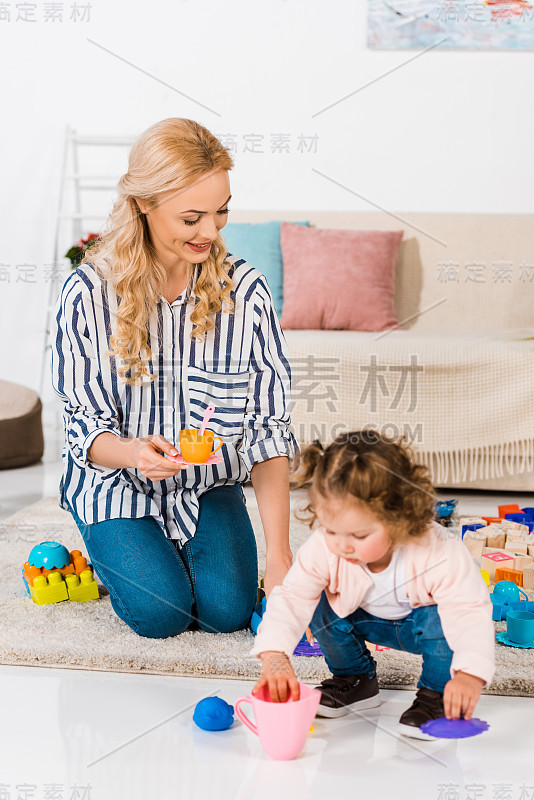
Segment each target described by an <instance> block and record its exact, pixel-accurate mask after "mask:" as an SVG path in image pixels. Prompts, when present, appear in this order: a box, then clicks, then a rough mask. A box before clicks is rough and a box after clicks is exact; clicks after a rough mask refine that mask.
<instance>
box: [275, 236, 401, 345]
mask: <svg viewBox="0 0 534 800" xmlns="http://www.w3.org/2000/svg"><path fill="white" fill-rule="evenodd" d="M402 235H403V231H352V230H334V229H321V228H308V227H305V226H303V225H293V224H292V223H291V222H282V225H281V228H280V247H281V250H282V261H283V265H284V292H283V297H284V301H283V305H282V317H281V319H280V323H281V325H282V328H287V329H290V328H308V329H315V330H317V329H330V330H349V331H385V330H389V329H391V328H399V327H400V326H399V323H398V320H397V316H396V314H395V307H394V291H395V265H396V262H397V253H398V250H399V246H400V243H401V239H402Z"/></svg>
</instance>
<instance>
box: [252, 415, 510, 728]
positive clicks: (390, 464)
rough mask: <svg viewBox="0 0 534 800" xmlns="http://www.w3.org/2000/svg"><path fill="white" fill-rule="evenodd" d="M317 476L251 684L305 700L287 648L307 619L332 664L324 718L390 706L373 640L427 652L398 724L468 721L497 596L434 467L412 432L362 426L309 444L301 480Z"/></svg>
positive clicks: (489, 666) (489, 656)
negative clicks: (450, 513)
mask: <svg viewBox="0 0 534 800" xmlns="http://www.w3.org/2000/svg"><path fill="white" fill-rule="evenodd" d="M310 478H311V480H312V482H311V487H310V497H309V503H308V505H307V506H306V508H305V509H304V511H305V512H309V514H310V515H311V516H310V517H309V518H308V521H309V524H310V527H312V526H313V525H314V522H315V521H316V520H317V521H318V522H319V525H318V526H316V527H315V528H314V530H313V532H312V534H311V536H310V537H309V539H308V540H307V541H306V543H305V544H304V545H303V546H302V547H301V548H300V550H299V551H298V553H297V556H296V559H295V562H294V564H293V566H292V567H291V568H290V570H289V572H288V573H287V575H286V577H285V579H284V581H283V583H282V584H281V585H280V586H276V587H275V588H274V589H273V590H272V592H271V594H270V595H269V600H268V603H267V610H266V612H265V614H264V617H263V620H262V622H261V624H260V626H259V628H258V633H257V636H256V640H255V644H254V647H253V648H252V650H251V655H254V656H257V657H258V658H259V659H260V660H261V663H262V672H261V676H260V679H259V680H258V682H257V683H256V685H255V687H254V689H253V693H256V692H257V691H258V690H259V689H260V687H262V686H264V685H266V684H267V685H268V687H269V691H270V695H271V699H272V700H274V701H275V702H277V701H281V702H284V701H285V700H286V699H287V696H288V692H290V693H291V696H292V697H293V698H294V699H295V700H296V699H298V682H297V679H296V677H295V674H294V672H293V669H292V667H291V663H290V660H289V657H290V656H291V654H292V653H293V650H294V649H295V647H296V645H297V643H298V642H299V640H300V638H301V637H302V634H303V631H304V630H305V628H306V626H307V625H308V624H309V626H310V628H311V631H312V633H313V635H314V636H315V637H316V639H317V640H318V642H319V644H320V646H321V650H322V651H323V653H324V656H325V660H326V663H327V666H328V668H329V669H330V671H331V672H332V673H333V677H332V678H327V679H326V680H324V681H323V682H322V684H321V685H320V686H319V687H317V688H318V689H320V691H321V701H320V704H319V708H318V712H317V713H318V715H319V716H323V717H341V716H344V715H345V714H347V713H349V712H350V711H359V710H362V709H366V708H372V707H374V706H377V705H379V704H380V699H379V692H378V680H377V677H376V662H375V660H374V659H373V658H372V656H371V654H370V652H369V650H368V649H367V647H366V645H365V642H366V641H368V642H373V643H375V644H378V645H382V646H384V647H390V648H394V649H396V650H405V651H407V652H409V653H418V654H419V655H421V656H422V657H423V663H422V671H421V677H420V679H419V682H418V684H417V687H418V690H417V693H416V698H415V701H414V702H413V704H412V705H411V707H410V708H409V709H407V710H406V711H405V712H404V713H403V714H402V716H401V718H400V721H399V732H400V733H403V734H405V735H407V736H412V737H415V738H421V739H427V738H433V737H429V736H427V735H425V734H423V733H422V731H420V729H419V728H420V725H422V724H423V723H424V722H427V721H428V720H432V719H436V718H438V717H443V716H446V717H448V718H452V719H458V718H460V717H461V716H463V717H464V718H465V719H470V717H471V716H472V714H473V711H474V708H475V705H476V703H477V702H478V699H479V697H480V692H481V689H482V688H484V687H487V686H488V685H489V683H490V681H491V679H492V677H493V673H494V670H495V666H494V647H495V645H494V630H493V623H492V620H491V603H490V599H489V593H488V590H487V587H486V585H485V583H484V581H483V579H482V576H481V575H480V572H479V570H478V569H477V568H476V566H475V564H474V562H473V560H472V558H471V556H470V554H469V552H468V551H467V548H466V547H465V546H464V545H463V544H462V542H461V541H459V540H457V539H455V538H454V539H453V538H450V535H449V532H448V531H447V529H446V528H443V527H442V526H441V525H439V524H438V523H437V522H434V521H433V516H434V504H435V496H434V490H433V487H432V485H431V483H430V480H429V477H428V470H427V469H426V467H424V466H422V465H420V464H417V463H415V462H414V459H413V454H412V452H411V450H410V449H409V448H408V446H407V445H406V444H405V443H404V442H403V441H402V440H394V439H391V438H387V437H385V436H381V435H379V434H378V432H377V431H374V430H364V431H353V432H351V433H348V434H342V435H341V436H338V437H337V438H336V439H335V440H334V441H333V442H332V444H330V445H329V446H328V447H327V448H326V450H324V449H323V446H322V445H321V443H320V442H319V441H315V442H314V443H313V444H312V445H310V446H309V447H307V448H305V449H304V450H303V453H302V460H301V469H300V471H299V474H297V476H296V480H294V481H293V482H292V487H293V488H298V487H299V486H302V485H303V484H305V483H306V482H307V481H309V480H310ZM310 620H311V622H310Z"/></svg>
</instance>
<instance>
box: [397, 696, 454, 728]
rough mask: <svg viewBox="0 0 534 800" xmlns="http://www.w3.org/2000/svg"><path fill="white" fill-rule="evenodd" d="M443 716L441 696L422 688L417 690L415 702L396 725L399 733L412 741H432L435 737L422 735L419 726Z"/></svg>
mask: <svg viewBox="0 0 534 800" xmlns="http://www.w3.org/2000/svg"><path fill="white" fill-rule="evenodd" d="M444 716H445V709H444V708H443V695H442V694H441V693H440V692H435V691H434V690H433V689H426V688H425V687H424V686H422V687H421V688H420V689H418V690H417V693H416V695H415V700H414V701H413V703H412V705H411V706H410V708H408V709H406V711H405V712H404V714H403V715H402V716H401V718H400V720H399V725H398V731H399V733H402V734H404V736H411V737H412V738H413V739H428V740H429V741H432V740H434V739H435V738H436V737H435V736H430V735H429V734H428V733H423V731H422V730H421V725H422V724H423V723H424V722H429V721H430V720H431V719H438V718H439V717H444Z"/></svg>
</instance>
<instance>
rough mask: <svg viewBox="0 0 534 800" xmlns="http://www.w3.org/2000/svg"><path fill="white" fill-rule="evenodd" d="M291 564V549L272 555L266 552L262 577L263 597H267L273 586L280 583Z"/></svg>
mask: <svg viewBox="0 0 534 800" xmlns="http://www.w3.org/2000/svg"><path fill="white" fill-rule="evenodd" d="M292 564H293V555H292V553H291V550H288V551H286V552H283V553H276V554H274V555H272V554H270V553H269V552H267V559H266V562H265V575H264V578H263V588H264V589H265V597H267V599H268V598H269V595H270V594H271V591H272V590H273V589H274V587H275V586H278V585H279V584H281V583H282V581H283V580H284V578H285V576H286V575H287V573H288V571H289V569H290V567H291V565H292Z"/></svg>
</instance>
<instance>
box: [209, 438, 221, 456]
mask: <svg viewBox="0 0 534 800" xmlns="http://www.w3.org/2000/svg"><path fill="white" fill-rule="evenodd" d="M215 439H218V440H219V441H220V445H219V446H218V447H216V448H215V450H212V451H211V455H213V454H214V453H216V452H217V450H220V449H221V447H222V446H223V444H224V442H223V440H222V439H221V437H220V436H214V437H213V441H215Z"/></svg>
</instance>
